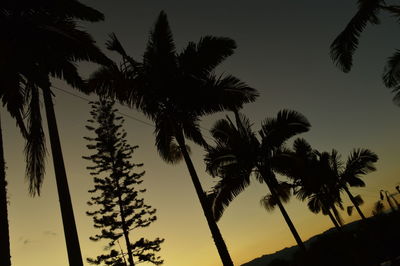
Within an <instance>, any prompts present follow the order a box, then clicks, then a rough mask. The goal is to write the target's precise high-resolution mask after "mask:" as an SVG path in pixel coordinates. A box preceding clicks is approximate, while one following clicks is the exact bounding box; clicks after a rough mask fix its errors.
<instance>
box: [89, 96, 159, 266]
mask: <svg viewBox="0 0 400 266" xmlns="http://www.w3.org/2000/svg"><path fill="white" fill-rule="evenodd" d="M113 106H114V102H113V101H111V100H107V99H100V100H99V101H98V102H95V103H92V111H91V115H92V119H90V120H89V123H90V125H88V126H87V129H88V130H89V131H91V132H93V133H94V134H95V137H85V139H87V140H88V141H89V142H90V144H88V145H87V147H88V149H90V150H95V153H94V154H92V155H91V156H86V157H84V158H85V159H87V160H90V161H91V162H92V163H93V166H90V167H88V169H90V170H91V172H90V174H91V175H92V176H93V179H94V183H95V185H94V188H93V189H91V190H89V192H90V193H93V194H94V196H92V197H91V199H90V201H89V202H88V204H89V206H96V207H98V209H97V210H95V211H88V212H87V214H88V215H89V216H92V218H93V222H94V227H95V228H98V229H101V233H100V234H97V235H95V236H94V237H91V238H90V239H91V240H93V241H98V240H101V239H106V240H109V243H108V248H110V249H111V250H110V252H109V253H108V254H104V255H100V256H98V257H97V258H96V259H88V261H89V262H90V263H93V264H101V263H105V264H106V265H116V264H117V265H119V264H121V265H125V264H123V263H124V261H125V253H123V252H122V251H121V252H118V251H117V250H115V249H112V248H113V246H114V245H115V242H116V241H118V239H119V238H121V237H123V238H124V239H125V246H126V250H127V251H126V254H127V257H128V262H129V265H131V266H133V265H135V263H134V261H136V262H137V263H141V262H151V263H153V264H155V265H160V264H162V263H163V260H161V258H160V257H159V256H156V252H157V251H159V250H160V244H161V243H162V242H163V241H164V239H160V238H156V239H155V240H147V239H144V238H141V239H139V240H138V241H136V242H134V243H132V242H131V240H130V238H129V234H130V231H132V230H135V229H140V228H144V227H148V226H149V225H150V224H151V223H152V222H154V221H155V220H156V216H155V212H156V210H155V209H153V208H152V207H151V206H150V205H147V204H145V203H144V199H143V198H142V197H141V196H140V195H141V194H142V193H144V192H145V191H146V189H141V188H140V184H141V183H142V182H143V180H142V179H143V176H144V171H142V172H140V173H136V172H134V171H135V170H136V169H138V170H139V169H140V167H142V165H143V164H135V163H132V162H131V159H132V157H133V154H134V151H135V149H137V148H138V146H130V145H129V144H128V143H127V141H126V132H125V130H124V129H123V128H122V126H123V120H122V117H119V116H116V115H115V113H116V111H117V110H116V109H114V107H113ZM134 258H135V259H134Z"/></svg>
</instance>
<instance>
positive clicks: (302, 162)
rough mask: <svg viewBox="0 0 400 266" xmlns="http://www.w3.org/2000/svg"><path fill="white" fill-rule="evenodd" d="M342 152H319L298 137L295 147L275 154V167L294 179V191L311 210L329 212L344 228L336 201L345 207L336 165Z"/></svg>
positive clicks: (340, 206) (333, 219) (327, 213)
mask: <svg viewBox="0 0 400 266" xmlns="http://www.w3.org/2000/svg"><path fill="white" fill-rule="evenodd" d="M339 163H340V162H339V161H338V155H337V152H336V151H335V150H333V151H332V152H330V153H328V152H322V153H321V152H318V151H317V150H314V149H312V148H311V145H310V144H309V143H308V142H307V141H306V140H304V139H301V138H299V139H296V140H295V141H294V142H293V149H292V150H289V149H287V150H285V151H284V152H282V153H280V154H278V156H276V158H275V163H274V165H275V170H276V171H277V172H278V173H280V174H283V175H285V176H287V177H289V178H290V179H291V180H292V186H293V187H294V194H295V195H296V196H297V198H298V199H300V200H302V201H305V200H307V205H308V208H309V209H310V211H312V212H313V213H320V212H322V214H324V215H328V216H329V218H330V219H331V221H332V223H333V224H334V225H335V227H336V228H337V229H338V230H340V227H341V225H342V223H343V222H342V218H341V216H340V214H339V212H338V210H337V208H336V205H337V206H338V207H339V208H341V209H343V206H342V203H341V198H340V192H341V188H340V186H338V182H337V176H336V174H335V173H336V172H335V170H336V167H338V164H339Z"/></svg>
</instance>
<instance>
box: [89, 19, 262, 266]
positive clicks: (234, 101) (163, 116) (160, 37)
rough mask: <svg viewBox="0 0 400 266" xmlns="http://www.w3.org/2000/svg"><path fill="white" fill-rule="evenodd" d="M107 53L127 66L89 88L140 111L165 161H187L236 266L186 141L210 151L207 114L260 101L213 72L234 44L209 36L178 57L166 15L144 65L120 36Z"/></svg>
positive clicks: (97, 76)
mask: <svg viewBox="0 0 400 266" xmlns="http://www.w3.org/2000/svg"><path fill="white" fill-rule="evenodd" d="M108 48H109V49H111V50H114V51H116V52H118V53H119V54H120V55H121V56H122V58H123V62H122V63H121V65H117V64H113V65H110V66H108V67H103V68H101V69H99V70H98V71H97V72H96V73H94V74H93V75H92V77H91V79H90V82H89V84H90V86H91V87H92V88H93V89H95V90H97V92H98V93H100V94H103V95H109V96H113V97H114V96H116V97H117V98H118V100H119V101H120V102H121V103H123V104H128V105H129V106H131V107H134V108H137V109H138V110H140V111H141V112H143V113H144V114H145V115H146V116H147V117H148V118H150V119H151V120H152V121H153V122H154V123H155V135H156V147H157V150H158V152H159V154H160V156H161V158H162V159H163V160H164V161H166V162H168V163H176V162H177V161H178V160H179V159H182V158H183V159H184V160H185V162H186V165H187V168H188V171H189V173H190V177H191V179H192V182H193V185H194V187H195V190H196V193H197V196H198V198H199V201H200V204H201V207H202V209H203V212H204V215H205V217H206V220H207V223H208V226H209V228H210V231H211V234H212V236H213V239H214V242H215V244H216V247H217V249H218V252H219V255H220V257H221V260H222V262H223V264H224V265H233V263H232V260H231V258H230V255H229V253H228V250H227V247H226V245H225V242H224V240H223V238H222V235H221V233H220V231H219V228H218V226H217V224H216V222H215V221H214V218H213V215H212V212H211V209H210V206H209V205H208V202H207V199H206V195H205V193H204V190H203V188H202V186H201V183H200V180H199V177H198V175H197V172H196V170H195V168H194V165H193V163H192V160H191V158H190V156H189V150H188V149H187V145H186V140H187V139H189V140H191V141H193V142H194V143H196V144H199V145H203V146H206V145H207V144H206V142H205V140H204V139H203V137H202V134H201V131H200V126H199V121H200V118H201V117H202V116H203V115H208V114H213V113H215V112H219V111H223V110H225V109H230V108H235V107H240V106H242V104H244V103H247V102H252V101H254V100H255V98H256V97H257V95H258V94H257V93H256V91H255V90H254V89H252V88H250V87H249V86H247V85H246V84H245V83H243V82H241V81H240V80H239V79H238V78H236V77H234V76H231V75H225V76H217V75H216V74H215V73H214V70H215V68H216V67H217V66H218V65H219V64H220V63H222V62H223V61H224V60H225V59H226V58H227V57H228V56H230V55H232V54H233V51H234V49H235V48H236V44H235V42H234V41H233V40H232V39H229V38H223V37H214V36H205V37H202V38H201V39H200V41H199V42H198V43H194V42H189V44H188V45H187V46H186V47H185V48H184V49H183V51H182V52H180V53H177V52H176V48H175V43H174V40H173V37H172V33H171V29H170V27H169V23H168V20H167V16H166V14H165V13H164V12H161V13H160V15H159V16H158V19H157V21H156V23H155V26H154V28H153V30H152V31H151V33H150V37H149V41H148V43H147V48H146V51H145V53H144V55H143V61H142V62H137V61H135V60H133V59H132V58H131V57H130V56H128V55H127V53H126V52H125V50H124V49H123V47H122V45H121V43H120V42H119V41H118V39H117V38H116V36H115V35H111V41H109V42H108Z"/></svg>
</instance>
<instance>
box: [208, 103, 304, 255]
mask: <svg viewBox="0 0 400 266" xmlns="http://www.w3.org/2000/svg"><path fill="white" fill-rule="evenodd" d="M235 117H236V125H235V124H234V123H233V122H232V121H231V120H230V119H229V118H227V119H222V120H219V121H217V122H216V123H215V125H214V126H213V128H212V130H211V133H212V136H213V138H214V140H215V143H216V144H215V146H210V147H208V148H207V154H206V157H205V162H206V164H207V171H208V172H209V173H210V174H211V175H213V176H218V177H220V178H221V179H220V180H219V182H218V183H217V184H216V185H215V186H214V188H213V190H212V191H211V192H210V193H209V194H208V197H209V201H210V202H212V209H213V213H214V216H215V219H217V220H218V219H220V218H221V216H222V214H223V212H224V210H225V208H226V207H227V206H228V205H229V204H230V202H231V201H232V200H233V199H234V198H235V197H236V196H237V195H239V193H241V192H242V191H243V190H244V189H245V188H246V187H247V186H249V184H250V177H251V176H252V175H254V176H255V177H256V178H257V180H258V181H260V182H264V183H265V184H266V185H267V186H268V189H269V191H270V193H271V194H270V195H267V196H266V197H264V198H263V199H262V204H263V205H264V206H265V207H267V209H271V208H273V207H274V206H278V208H279V210H280V211H281V213H282V215H283V217H284V219H285V221H286V223H287V224H288V226H289V229H290V231H291V233H292V234H293V236H294V238H295V240H296V242H297V244H298V246H299V247H300V248H302V249H303V250H305V246H304V244H303V242H302V240H301V238H300V236H299V234H298V233H297V230H296V228H295V227H294V225H293V223H292V221H291V219H290V217H289V215H288V214H287V212H286V210H285V208H284V206H283V203H282V202H285V201H287V199H288V189H287V185H286V184H285V183H281V182H279V181H278V180H277V178H276V176H275V173H274V158H275V156H276V155H277V154H280V153H281V150H282V149H283V144H284V143H285V141H287V140H288V139H289V138H291V137H292V136H294V135H297V134H300V133H303V132H306V131H308V130H309V127H310V124H309V122H308V121H307V119H306V118H305V117H304V116H303V115H301V114H300V113H298V112H295V111H289V110H282V111H280V112H278V114H277V116H276V117H274V118H268V119H266V120H264V121H263V122H262V123H261V130H260V131H259V137H260V140H259V139H258V138H257V136H256V133H254V131H253V130H252V129H251V123H250V121H249V120H248V119H247V118H246V117H245V116H243V115H239V114H238V113H237V112H235Z"/></svg>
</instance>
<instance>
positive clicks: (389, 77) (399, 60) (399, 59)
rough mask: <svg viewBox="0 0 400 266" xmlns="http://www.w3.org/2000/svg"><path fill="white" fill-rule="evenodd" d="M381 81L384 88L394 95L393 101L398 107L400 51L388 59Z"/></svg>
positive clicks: (399, 97)
mask: <svg viewBox="0 0 400 266" xmlns="http://www.w3.org/2000/svg"><path fill="white" fill-rule="evenodd" d="M382 79H383V82H384V83H385V86H386V87H388V88H391V89H392V92H393V93H394V94H395V95H394V97H393V101H394V102H395V103H396V104H398V105H400V50H396V52H395V53H394V54H393V55H392V56H391V57H390V58H389V59H388V61H387V63H386V66H385V69H384V72H383V75H382Z"/></svg>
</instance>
